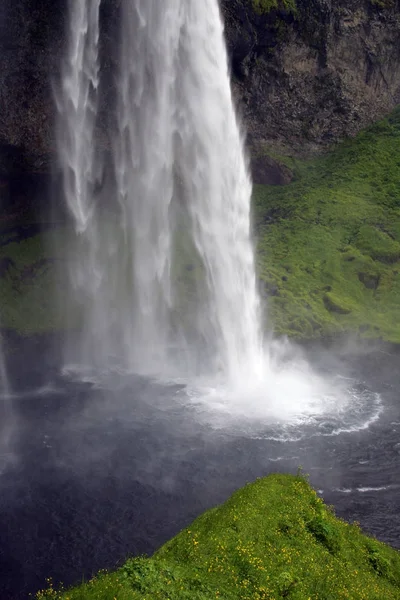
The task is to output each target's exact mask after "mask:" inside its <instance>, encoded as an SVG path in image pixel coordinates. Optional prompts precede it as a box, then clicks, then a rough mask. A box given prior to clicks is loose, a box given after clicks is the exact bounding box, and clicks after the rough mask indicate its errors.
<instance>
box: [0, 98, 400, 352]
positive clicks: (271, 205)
mask: <svg viewBox="0 0 400 600" xmlns="http://www.w3.org/2000/svg"><path fill="white" fill-rule="evenodd" d="M399 142H400V108H399V109H397V110H395V111H394V112H393V113H392V114H391V115H390V116H389V117H388V118H387V119H384V120H383V121H380V122H379V123H376V124H375V125H373V126H372V127H370V128H368V129H367V130H365V131H363V132H362V133H361V134H359V135H358V136H357V137H356V138H354V139H349V140H347V141H345V142H343V143H342V144H340V145H338V146H337V147H336V148H335V149H334V150H333V151H332V152H331V153H329V154H326V155H324V156H320V157H318V158H315V159H312V160H309V161H301V160H298V159H293V158H290V157H288V156H276V155H275V154H274V153H272V152H271V150H270V149H269V148H265V153H269V154H270V155H272V156H273V157H274V158H275V159H277V160H280V161H283V162H284V163H285V164H286V165H287V166H288V167H289V168H290V169H292V171H293V173H294V178H293V181H292V182H291V183H289V184H288V185H285V186H266V185H258V186H255V190H254V203H253V205H254V230H255V234H256V239H257V264H258V271H259V277H260V282H261V292H262V295H263V297H264V298H265V300H266V302H265V306H266V320H267V321H268V327H273V328H274V330H275V332H276V334H277V335H282V334H285V335H289V336H290V337H292V338H297V339H315V338H321V337H330V336H336V335H341V334H344V333H351V334H355V335H357V336H362V337H367V338H373V339H383V340H385V341H390V342H399V341H400V304H399V302H398V298H399V294H400V144H399ZM65 234H66V230H65V227H64V228H58V229H53V230H49V229H47V230H45V232H44V233H43V232H41V233H40V234H38V233H37V228H35V227H34V226H32V225H29V224H27V225H26V226H25V227H22V229H21V227H20V228H19V233H18V232H16V231H15V230H14V229H9V228H7V229H6V230H5V231H4V232H3V233H2V236H1V245H0V303H1V306H2V324H3V326H5V327H9V328H12V329H15V330H17V331H19V332H21V333H34V332H42V331H49V330H54V329H56V328H62V327H65V320H64V319H63V318H62V314H61V313H62V311H60V310H57V305H59V303H57V302H55V300H54V290H57V293H58V295H59V297H60V298H61V299H62V298H63V297H68V294H67V293H66V290H67V287H66V286H67V285H68V278H67V277H65V276H64V277H63V276H62V273H63V271H64V272H65V273H67V271H68V265H67V263H66V261H65ZM186 237H187V236H185V233H184V229H183V230H182V232H181V233H180V235H179V239H178V240H177V247H176V256H175V265H174V270H173V276H174V277H175V278H176V280H177V285H176V289H178V290H179V292H178V296H179V297H178V298H177V312H178V314H177V318H179V320H180V321H182V320H183V321H187V322H188V326H190V315H191V314H192V313H191V304H192V303H193V302H196V285H197V283H196V282H198V278H199V277H200V278H201V264H200V263H199V259H198V257H196V256H195V253H194V250H193V244H192V245H191V244H190V243H188V240H187V239H186ZM60 263H61V264H62V267H61V268H59V266H58V265H60Z"/></svg>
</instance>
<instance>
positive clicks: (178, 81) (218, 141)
mask: <svg viewBox="0 0 400 600" xmlns="http://www.w3.org/2000/svg"><path fill="white" fill-rule="evenodd" d="M99 3H100V0H70V6H71V10H70V35H69V46H68V51H67V56H66V59H65V60H64V63H63V69H62V85H61V87H60V91H59V93H58V96H57V107H58V125H59V126H58V132H59V133H58V150H59V161H60V166H61V171H62V174H63V191H64V195H65V200H66V203H67V206H68V208H69V210H70V214H71V217H72V220H73V222H74V225H75V234H74V236H73V239H72V243H71V256H70V264H71V276H72V284H73V286H72V287H73V289H74V295H75V298H76V299H77V301H78V304H79V305H80V310H81V334H80V341H81V345H80V348H81V350H80V352H81V354H80V360H81V361H84V362H85V363H86V364H95V363H100V365H103V366H104V364H107V363H108V364H109V363H110V361H117V362H118V364H121V363H122V364H123V365H124V366H126V367H128V368H132V369H138V370H141V371H147V372H153V373H159V372H161V371H166V370H167V371H168V370H174V369H175V370H176V371H178V372H180V373H181V374H183V373H189V374H190V373H196V374H205V373H213V374H215V373H219V374H222V375H223V376H224V377H225V378H227V379H229V380H231V381H233V380H236V379H237V380H240V379H242V378H243V377H246V378H249V377H250V378H253V377H259V376H260V374H261V371H262V363H263V355H262V341H261V328H260V302H259V297H258V294H257V289H256V276H255V264H254V253H253V248H252V244H251V232H250V198H251V192H252V186H251V180H250V177H249V173H248V168H247V162H246V158H245V152H244V145H243V136H242V132H241V129H240V126H239V122H238V119H237V116H236V113H235V109H234V104H233V99H232V93H231V87H230V78H229V69H228V60H227V53H226V48H225V42H224V35H223V25H222V20H221V15H220V12H219V6H218V1H217V0H202V1H201V2H199V0H163V1H162V2H160V0H122V6H121V39H120V60H119V73H118V74H117V86H116V92H117V93H116V97H117V99H116V102H115V114H114V117H113V119H114V120H113V124H112V126H110V127H109V139H110V150H109V156H110V157H111V158H110V160H108V161H107V172H108V177H106V178H105V177H103V175H102V173H103V171H102V169H103V164H104V162H105V161H104V157H103V159H102V158H101V156H100V155H99V153H98V152H96V140H95V131H96V118H97V119H98V112H99V111H98V98H97V93H98V89H99V58H98V54H99V48H98V47H99ZM111 121H112V119H111ZM110 172H112V175H110ZM104 179H106V181H107V183H106V184H105V183H104ZM75 356H77V352H76V351H75ZM167 367H168V368H167Z"/></svg>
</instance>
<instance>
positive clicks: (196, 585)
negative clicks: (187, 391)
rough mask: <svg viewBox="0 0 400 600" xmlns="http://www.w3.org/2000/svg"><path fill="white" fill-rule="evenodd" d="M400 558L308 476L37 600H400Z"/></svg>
mask: <svg viewBox="0 0 400 600" xmlns="http://www.w3.org/2000/svg"><path fill="white" fill-rule="evenodd" d="M399 597H400V554H399V553H398V552H397V551H396V550H394V549H392V548H390V547H388V546H386V545H384V544H382V543H380V542H378V541H377V540H375V539H373V538H369V537H367V536H365V535H363V534H362V532H361V530H360V528H359V526H358V525H357V524H348V523H346V522H345V521H342V520H340V519H338V518H336V517H335V516H334V514H333V512H332V510H331V509H330V508H328V507H327V506H326V505H325V504H324V503H323V501H322V500H321V499H320V498H319V497H318V496H317V494H316V492H315V491H314V490H313V489H312V488H311V487H310V486H309V484H308V483H307V481H306V480H305V479H304V478H303V477H302V476H291V475H270V476H269V477H266V478H263V479H259V480H257V481H256V482H255V483H253V484H250V485H247V486H246V487H244V488H242V489H241V490H239V491H237V492H236V493H235V494H233V496H232V497H231V498H230V499H229V500H228V501H227V502H226V503H225V504H223V505H222V506H220V507H218V508H214V509H211V510H209V511H207V512H206V513H204V514H203V515H202V516H200V517H199V518H198V519H196V520H195V521H194V523H192V524H191V525H190V526H189V527H188V528H187V529H185V530H183V531H182V532H180V533H179V534H178V535H177V536H176V537H175V538H173V539H172V540H171V541H169V542H167V543H166V544H165V545H164V546H163V547H162V548H160V550H158V551H157V552H156V553H155V554H154V556H153V557H152V558H144V557H138V558H133V559H130V560H128V561H127V562H126V564H125V565H124V566H123V567H122V568H121V569H119V570H118V571H116V572H114V573H110V574H107V573H101V574H99V575H97V576H96V577H94V578H93V579H92V580H91V581H89V582H87V583H84V584H83V585H81V586H79V587H76V588H74V589H71V590H61V591H59V590H58V591H57V590H55V589H54V588H53V587H51V588H50V589H47V591H42V592H39V593H38V594H37V595H36V599H37V600H95V599H96V600H116V599H118V600H135V599H139V598H141V599H143V600H145V599H146V600H161V599H164V600H166V599H168V598H169V599H170V600H175V599H176V600H210V599H213V598H219V599H221V600H222V599H224V600H250V599H251V600H266V599H279V598H289V599H291V600H307V599H310V600H340V599H343V600H349V599H350V598H351V599H352V600H383V599H385V600H391V599H393V600H394V599H396V598H399Z"/></svg>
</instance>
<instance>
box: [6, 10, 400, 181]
mask: <svg viewBox="0 0 400 600" xmlns="http://www.w3.org/2000/svg"><path fill="white" fill-rule="evenodd" d="M120 1H121V0H103V4H102V51H101V55H102V68H103V74H104V75H105V77H104V78H103V86H102V102H101V111H102V118H101V119H100V129H101V127H102V126H104V124H105V123H106V122H107V120H108V119H109V107H110V106H111V105H112V98H113V73H115V67H116V64H115V63H116V60H117V50H116V48H117V45H116V44H115V39H116V38H117V33H116V32H117V27H118V9H119V5H120ZM253 4H254V3H253V0H221V7H222V12H223V16H224V20H225V24H226V36H227V41H228V48H229V53H230V57H231V63H232V75H233V86H234V93H235V96H236V98H237V102H238V105H239V107H240V111H241V114H242V116H243V119H244V121H245V127H246V130H247V132H248V142H249V145H250V147H251V149H252V150H253V151H254V154H255V155H256V156H257V160H256V163H255V166H254V168H253V171H254V172H255V174H256V176H257V178H258V179H259V180H260V182H266V181H270V182H271V183H284V182H285V181H287V180H289V179H290V173H288V172H287V170H285V169H284V168H281V167H280V166H279V165H278V164H275V163H274V161H272V160H271V159H269V160H268V161H266V162H265V163H263V159H262V158H261V156H262V154H263V152H264V151H265V150H266V149H268V148H272V149H273V150H274V151H275V152H278V153H279V152H280V151H283V152H291V153H293V154H305V153H312V152H319V151H321V150H323V149H325V148H327V147H329V145H331V144H332V143H334V142H336V141H337V140H339V139H341V138H343V137H345V136H349V135H354V134H355V133H357V132H358V131H359V130H360V129H361V128H362V127H364V126H365V125H367V124H368V123H370V122H371V121H373V120H376V119H378V118H379V117H381V116H383V115H384V114H386V113H387V112H388V111H389V110H390V109H391V108H392V107H393V106H394V105H395V104H396V103H398V102H400V6H399V0H396V1H393V2H391V1H390V0H387V1H386V5H385V6H381V5H382V1H380V2H379V3H378V1H377V0H375V2H374V0H297V9H296V11H295V12H290V11H285V10H283V9H275V10H272V11H269V12H266V13H264V14H259V12H257V11H256V10H255V9H254V6H253ZM66 21H67V2H66V1H65V0H64V1H62V0H41V1H40V2H37V1H36V0H4V1H3V2H2V6H1V8H0V175H5V174H10V173H15V174H19V173H22V172H49V171H50V169H51V166H52V163H53V159H54V155H55V153H54V149H55V143H54V115H55V103H54V87H57V85H58V83H57V81H58V77H59V72H60V61H61V58H62V55H63V51H64V48H65V38H66V36H65V31H66ZM107 73H109V76H107ZM104 129H106V128H105V127H104ZM101 133H102V132H101V131H100V134H101ZM99 139H100V140H103V141H104V142H105V143H107V142H106V136H104V135H99Z"/></svg>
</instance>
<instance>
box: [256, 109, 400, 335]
mask: <svg viewBox="0 0 400 600" xmlns="http://www.w3.org/2000/svg"><path fill="white" fill-rule="evenodd" d="M399 141H400V109H397V110H395V111H394V112H393V113H392V114H391V115H390V116H389V117H388V118H387V119H384V120H383V121H380V122H379V123H377V124H375V125H373V126H372V127H370V128H368V129H367V130H365V131H363V132H362V133H361V134H359V135H358V136H357V137H356V138H355V139H349V140H347V141H345V142H343V143H342V144H340V145H339V146H338V147H337V148H336V149H335V150H334V151H332V152H331V153H330V154H327V155H325V156H321V157H318V158H316V159H313V160H310V161H299V160H295V159H291V158H289V157H287V156H286V157H278V158H280V160H282V161H284V162H285V163H286V164H287V165H289V166H290V167H291V168H292V169H293V171H294V175H295V176H294V180H293V182H292V183H290V184H289V185H286V186H256V188H255V197H254V208H255V231H256V234H257V240H258V242H257V248H258V268H259V273H260V278H261V281H262V282H263V293H264V295H265V296H267V297H268V307H269V311H270V316H271V319H272V323H273V326H274V328H275V331H276V333H278V334H288V335H289V336H291V337H295V338H296V337H297V338H316V337H324V336H331V335H337V334H341V333H344V332H351V333H355V334H357V335H361V336H363V337H370V338H382V339H384V340H387V341H392V342H399V341H400V305H399V302H398V298H399V293H400V146H399ZM266 152H268V149H266Z"/></svg>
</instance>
